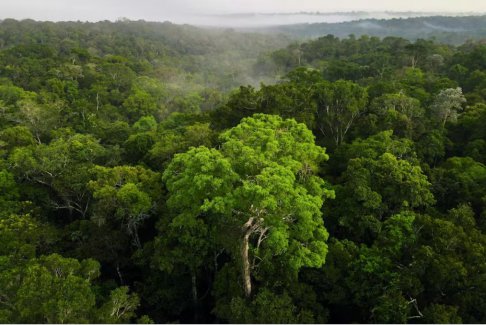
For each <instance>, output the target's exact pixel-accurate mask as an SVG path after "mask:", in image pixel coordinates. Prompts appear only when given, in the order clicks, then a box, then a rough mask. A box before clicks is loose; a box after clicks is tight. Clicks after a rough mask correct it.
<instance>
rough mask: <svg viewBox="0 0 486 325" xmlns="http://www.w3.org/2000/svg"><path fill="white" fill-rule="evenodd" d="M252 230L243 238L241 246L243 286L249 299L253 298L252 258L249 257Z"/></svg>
mask: <svg viewBox="0 0 486 325" xmlns="http://www.w3.org/2000/svg"><path fill="white" fill-rule="evenodd" d="M250 235H251V230H249V229H248V230H247V231H246V233H245V235H244V236H243V243H242V246H241V261H242V264H243V265H242V267H243V285H244V287H245V296H246V297H247V298H249V297H250V296H251V272H250V258H249V256H248V250H249V246H250V245H249V241H250Z"/></svg>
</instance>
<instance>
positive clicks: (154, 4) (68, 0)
mask: <svg viewBox="0 0 486 325" xmlns="http://www.w3.org/2000/svg"><path fill="white" fill-rule="evenodd" d="M353 10H356V11H360V10H363V11H384V10H395V11H435V12H437V11H440V12H444V11H451V12H470V11H471V12H472V11H474V12H486V0H0V19H2V18H16V19H23V18H33V19H38V20H83V21H84V20H90V21H97V20H105V19H108V20H116V19H117V18H120V17H127V18H130V19H145V20H154V21H162V20H173V21H177V22H180V21H181V20H184V18H183V17H186V18H187V17H189V16H193V15H199V14H200V15H203V14H221V13H238V12H296V11H321V12H326V11H327V12H328V11H353Z"/></svg>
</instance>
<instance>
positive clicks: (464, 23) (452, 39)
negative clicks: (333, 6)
mask: <svg viewBox="0 0 486 325" xmlns="http://www.w3.org/2000/svg"><path fill="white" fill-rule="evenodd" d="M261 31H263V32H272V33H284V34H288V35H291V36H294V37H304V38H315V37H319V36H323V35H327V34H331V35H334V36H337V37H347V36H349V35H351V34H353V35H355V36H358V37H359V36H362V35H368V36H377V37H387V36H396V37H403V38H406V39H409V40H416V39H419V38H422V39H429V38H434V39H436V40H437V41H439V42H442V43H448V44H455V45H460V44H462V43H464V42H465V41H466V40H469V39H471V40H482V39H486V16H459V17H447V16H432V17H416V18H394V19H360V20H356V21H351V22H344V23H314V24H295V25H283V26H276V27H267V28H263V29H261Z"/></svg>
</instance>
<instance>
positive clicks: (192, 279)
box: [191, 271, 197, 307]
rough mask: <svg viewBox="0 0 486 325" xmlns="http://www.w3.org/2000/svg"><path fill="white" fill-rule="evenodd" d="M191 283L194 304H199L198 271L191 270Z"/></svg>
mask: <svg viewBox="0 0 486 325" xmlns="http://www.w3.org/2000/svg"><path fill="white" fill-rule="evenodd" d="M191 273H192V274H191V285H192V301H193V302H194V306H195V307H196V306H197V282H196V272H194V271H193V272H191Z"/></svg>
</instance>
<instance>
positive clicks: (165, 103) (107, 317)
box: [0, 18, 486, 323]
mask: <svg viewBox="0 0 486 325" xmlns="http://www.w3.org/2000/svg"><path fill="white" fill-rule="evenodd" d="M478 19H479V18H478ZM451 28H452V27H451ZM454 28H455V27H454ZM464 28H469V27H468V25H467V24H465V25H464ZM258 80H267V81H268V82H267V83H263V84H260V85H259V86H256V84H257V83H256V81H258ZM485 125H486V45H484V44H483V43H482V42H475V41H469V42H465V43H464V44H461V45H460V46H455V45H451V44H444V43H441V42H438V41H434V40H424V39H418V40H416V41H411V40H407V39H405V38H401V37H397V36H391V37H384V38H382V39H380V38H378V37H373V36H361V37H356V36H350V37H346V38H338V37H336V36H333V35H327V36H322V37H319V38H317V39H314V40H309V41H305V42H302V43H301V42H295V41H294V42H293V43H290V44H289V41H288V39H287V38H286V37H282V36H271V35H270V36H269V35H258V34H248V33H238V32H235V31H229V30H225V31H222V30H203V29H198V28H194V27H190V26H177V25H172V24H169V23H147V22H128V21H121V22H117V23H110V22H99V23H80V22H69V23H48V22H35V21H31V20H27V21H21V22H19V21H14V20H4V21H2V22H1V23H0V323H153V322H156V323H166V322H170V323H177V322H182V323H190V322H196V323H198V322H204V323H208V322H214V323H225V322H232V323H326V322H330V323H461V322H465V323H484V322H486V296H485V292H486V234H485V231H486V128H485Z"/></svg>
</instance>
